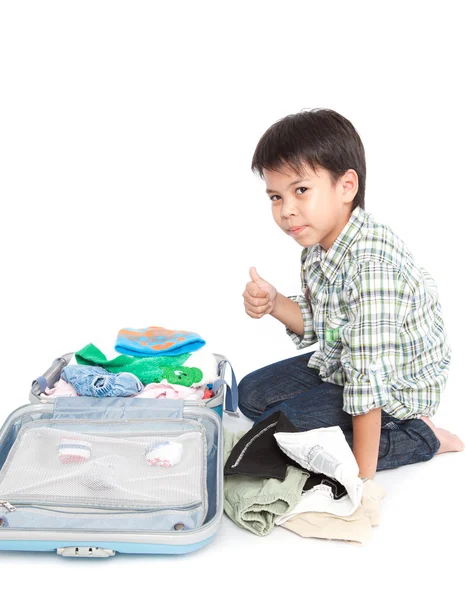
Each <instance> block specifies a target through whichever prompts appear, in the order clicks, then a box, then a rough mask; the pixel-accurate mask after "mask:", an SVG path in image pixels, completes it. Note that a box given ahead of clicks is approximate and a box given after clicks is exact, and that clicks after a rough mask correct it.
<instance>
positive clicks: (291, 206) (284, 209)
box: [281, 200, 296, 219]
mask: <svg viewBox="0 0 476 600" xmlns="http://www.w3.org/2000/svg"><path fill="white" fill-rule="evenodd" d="M295 214H296V205H295V203H294V202H293V201H290V200H283V204H282V206H281V217H282V218H283V219H289V217H291V216H293V215H295Z"/></svg>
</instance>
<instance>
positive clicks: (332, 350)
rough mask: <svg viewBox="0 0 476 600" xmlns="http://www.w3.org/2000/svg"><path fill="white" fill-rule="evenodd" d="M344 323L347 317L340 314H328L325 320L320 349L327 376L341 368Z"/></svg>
mask: <svg viewBox="0 0 476 600" xmlns="http://www.w3.org/2000/svg"><path fill="white" fill-rule="evenodd" d="M346 323H347V317H346V316H345V315H344V314H342V313H330V314H329V315H328V316H327V318H326V319H325V329H324V339H323V344H322V349H323V358H324V362H325V365H326V371H327V372H328V375H330V374H331V373H333V372H334V371H336V370H337V369H338V368H339V367H340V366H341V362H340V358H341V354H342V328H343V327H344V325H346Z"/></svg>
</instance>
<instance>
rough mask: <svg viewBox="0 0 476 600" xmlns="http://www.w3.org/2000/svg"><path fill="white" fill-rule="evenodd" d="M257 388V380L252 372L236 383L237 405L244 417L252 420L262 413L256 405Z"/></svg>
mask: <svg viewBox="0 0 476 600" xmlns="http://www.w3.org/2000/svg"><path fill="white" fill-rule="evenodd" d="M258 388H259V382H258V380H257V377H255V376H254V373H249V374H248V375H245V377H243V379H242V380H241V381H240V383H239V384H238V407H239V409H240V410H241V412H242V413H243V414H244V415H245V417H248V418H249V419H252V420H255V419H257V418H258V417H259V416H260V415H261V413H262V410H259V408H258V406H257V405H256V400H257V396H258V394H257V393H256V391H257V389H258Z"/></svg>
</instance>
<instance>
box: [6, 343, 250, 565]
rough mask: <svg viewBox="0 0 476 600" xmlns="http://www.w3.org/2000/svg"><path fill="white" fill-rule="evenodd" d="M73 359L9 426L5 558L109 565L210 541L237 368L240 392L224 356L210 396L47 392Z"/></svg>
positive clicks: (37, 384)
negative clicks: (50, 556) (107, 561)
mask: <svg viewBox="0 0 476 600" xmlns="http://www.w3.org/2000/svg"><path fill="white" fill-rule="evenodd" d="M72 356H73V355H72V354H66V355H64V356H62V357H61V358H59V359H56V360H55V361H54V362H53V364H52V366H51V367H50V368H49V369H48V370H47V371H46V373H45V374H44V375H43V376H42V377H39V378H38V379H36V380H35V381H34V382H33V385H32V389H31V392H30V402H31V403H30V404H29V405H26V406H22V407H20V408H18V409H17V410H15V411H14V412H13V413H12V414H11V415H10V416H9V417H8V418H7V419H6V421H5V423H4V425H3V426H2V428H1V430H0V550H27V551H56V552H57V553H58V554H60V555H62V556H75V557H107V556H113V555H114V554H115V553H116V552H124V553H133V554H184V553H188V552H192V551H194V550H198V549H199V548H201V547H202V546H204V545H205V544H207V543H208V542H210V541H211V540H212V538H213V536H214V535H215V533H216V532H217V530H218V527H219V525H220V522H221V518H222V514H223V429H222V414H223V411H225V412H228V413H230V414H232V415H235V416H238V413H237V406H238V397H237V385H236V379H235V376H234V373H233V369H231V365H230V369H231V387H230V386H229V385H228V384H227V383H226V381H225V370H226V367H227V365H229V363H228V361H227V360H226V359H225V357H224V356H221V355H217V354H216V355H214V356H215V358H216V361H217V380H216V381H215V383H214V386H213V389H214V391H215V396H213V397H212V398H210V399H209V400H199V401H188V400H186V401H183V400H157V399H149V398H93V397H85V396H81V397H73V398H51V397H48V398H45V397H44V396H40V393H41V392H42V391H43V390H44V389H45V386H46V385H48V386H49V387H52V386H53V385H54V383H55V382H56V381H58V379H59V378H60V375H61V370H62V368H63V367H64V366H66V365H67V364H68V363H69V361H70V360H71V357H72ZM223 405H225V406H224V407H223ZM161 457H162V458H161ZM164 457H166V458H167V460H165V458H164Z"/></svg>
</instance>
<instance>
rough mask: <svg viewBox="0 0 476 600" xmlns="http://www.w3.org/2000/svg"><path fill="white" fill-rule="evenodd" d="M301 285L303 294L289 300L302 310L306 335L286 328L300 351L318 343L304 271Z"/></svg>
mask: <svg viewBox="0 0 476 600" xmlns="http://www.w3.org/2000/svg"><path fill="white" fill-rule="evenodd" d="M301 285H302V289H303V292H302V294H301V295H299V296H288V298H289V299H290V300H293V301H294V302H296V304H298V306H299V308H300V309H301V313H302V319H303V321H304V333H303V335H302V336H301V335H298V334H297V333H295V332H294V331H292V330H291V329H289V328H288V327H286V333H287V334H288V335H289V336H290V338H291V339H292V341H293V342H294V343H295V344H296V348H297V349H298V350H301V349H302V348H307V347H308V346H312V344H315V343H316V342H317V336H316V332H315V331H314V313H313V311H312V306H311V303H310V300H309V291H308V287H307V283H306V281H305V279H304V274H303V271H301Z"/></svg>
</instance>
